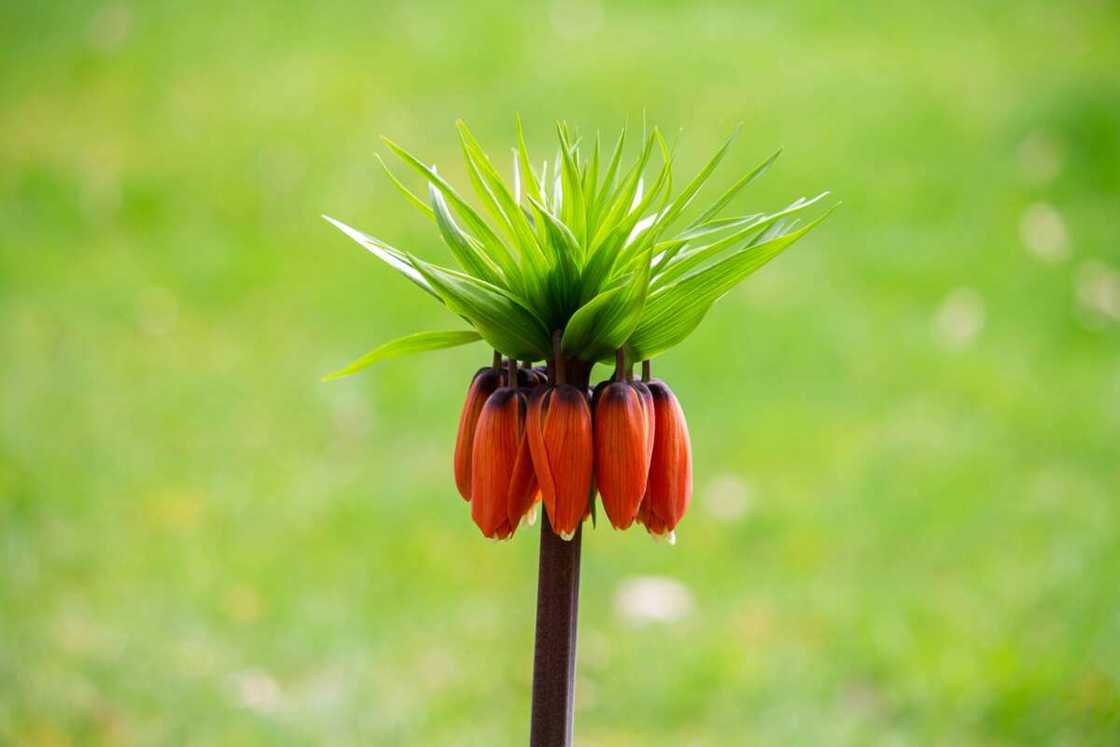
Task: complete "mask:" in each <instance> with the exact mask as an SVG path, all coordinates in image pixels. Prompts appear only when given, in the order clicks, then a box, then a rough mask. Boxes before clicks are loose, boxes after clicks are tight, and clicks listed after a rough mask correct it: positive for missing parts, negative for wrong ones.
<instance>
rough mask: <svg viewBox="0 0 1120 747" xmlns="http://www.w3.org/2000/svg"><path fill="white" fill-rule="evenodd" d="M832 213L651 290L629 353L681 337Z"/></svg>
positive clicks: (648, 351)
mask: <svg viewBox="0 0 1120 747" xmlns="http://www.w3.org/2000/svg"><path fill="white" fill-rule="evenodd" d="M834 209H835V208H834ZM831 213H832V211H831V210H830V211H829V212H828V213H825V214H824V215H823V216H821V217H820V218H817V219H816V220H814V221H813V222H812V223H810V224H808V225H807V226H805V227H804V228H801V229H800V230H797V231H791V232H790V233H787V234H785V235H783V236H780V237H778V238H775V239H771V240H770V241H767V242H764V243H760V244H756V245H755V246H751V247H747V248H745V249H743V250H740V251H738V252H736V253H734V254H732V255H731V256H728V257H725V258H724V259H722V260H720V261H719V262H717V263H716V264H714V265H711V266H709V267H706V268H704V269H702V270H698V271H696V272H694V273H693V274H691V275H688V276H686V277H684V278H681V280H680V281H678V282H677V283H675V284H673V285H671V286H669V287H667V288H663V289H661V290H660V291H657V292H655V293H653V294H651V295H650V297H649V299H648V300H647V301H646V304H645V308H644V311H643V313H642V319H641V321H640V322H639V324H638V326H637V328H636V329H635V330H634V334H633V335H631V337H630V339H629V340H628V341H627V343H626V347H627V352H628V354H629V355H632V356H633V359H634V360H644V359H646V358H652V357H653V356H655V355H657V354H659V353H662V352H664V351H665V350H668V349H669V348H671V347H673V346H674V345H676V344H678V343H679V342H681V341H682V340H684V338H685V337H687V336H688V335H689V334H691V333H692V331H693V330H694V329H696V326H697V325H698V324H699V323H700V321H701V320H702V319H703V318H704V316H705V315H706V314H707V313H708V309H709V308H711V306H712V304H713V303H715V301H716V300H718V299H719V298H720V297H721V296H723V295H724V294H725V293H727V291H729V290H731V289H732V288H733V287H735V285H737V284H738V283H739V282H740V281H741V280H743V278H745V277H747V276H748V275H750V274H751V273H752V272H754V271H755V270H757V269H758V268H760V267H762V266H763V265H765V264H766V263H767V262H769V261H770V260H772V259H773V258H774V257H776V256H778V255H779V254H781V253H782V251H784V250H785V249H786V248H788V247H789V246H790V245H791V244H793V242H795V241H797V240H798V239H800V238H801V237H802V236H804V235H805V234H807V233H808V232H809V231H811V230H812V229H813V228H814V227H816V226H817V224H819V223H820V222H821V221H823V220H824V219H825V218H827V217H828V216H829V215H831Z"/></svg>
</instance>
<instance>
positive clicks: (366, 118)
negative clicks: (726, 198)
mask: <svg viewBox="0 0 1120 747" xmlns="http://www.w3.org/2000/svg"><path fill="white" fill-rule="evenodd" d="M1118 39H1120V13H1118V12H1117V6H1116V5H1115V4H1114V3H1111V2H1101V1H1098V2H1090V1H1084V2H1069V3H1061V4H1051V3H1042V2H1025V3H1004V2H994V3H985V4H982V5H979V4H972V3H964V2H949V3H941V4H937V5H935V6H930V5H928V4H923V3H910V2H892V3H875V2H857V3H847V4H844V5H842V6H841V5H836V6H833V5H832V4H828V3H813V2H802V3H785V4H780V5H779V4H773V5H766V6H757V7H737V6H735V5H731V4H726V5H724V4H715V3H663V4H652V3H651V4H644V3H619V4H610V5H607V4H603V5H599V4H595V3H587V2H584V3H578V4H563V3H558V4H555V5H537V4H534V3H522V4H518V5H516V6H511V7H507V6H504V5H497V4H493V5H491V4H486V3H484V4H472V5H471V6H470V9H468V8H467V7H466V6H459V5H452V4H448V5H431V6H424V7H420V6H419V5H399V6H389V5H381V4H378V5H370V6H368V7H354V5H352V4H344V3H332V2H323V3H316V4H310V3H307V4H303V3H287V4H282V5H281V4H275V5H274V4H267V3H259V4H239V5H237V6H236V7H232V8H231V7H227V5H226V4H218V3H206V2H203V3H194V4H190V5H184V4H181V3H163V2H148V3H144V4H136V5H114V4H110V5H103V6H98V5H89V4H84V3H62V2H57V3H30V4H16V3H7V4H4V5H3V6H2V7H0V41H2V44H0V355H2V358H3V373H2V374H0V553H2V555H0V743H5V744H20V745H66V744H105V745H108V744H191V745H211V744H214V745H216V744H246V745H249V744H328V745H329V744H338V745H342V744H441V745H442V744H455V745H458V744H471V745H473V744H479V745H482V744H515V743H520V742H523V741H524V738H525V733H526V724H527V714H528V683H529V674H530V672H529V666H530V644H531V638H532V619H533V617H532V615H533V604H534V600H533V592H534V588H535V572H536V569H535V551H536V539H535V537H533V536H532V534H531V533H522V534H520V535H519V536H518V537H517V538H516V539H515V541H514V542H512V543H510V544H502V545H494V544H490V543H487V542H485V541H482V540H481V538H480V537H479V536H478V534H477V532H476V531H475V530H474V528H473V526H472V525H471V524H470V522H469V517H468V515H467V513H466V511H465V506H464V505H463V504H462V502H461V501H460V499H459V498H457V497H456V495H455V491H454V487H453V485H452V480H451V476H450V469H449V463H450V450H451V447H452V440H453V434H454V428H455V419H456V417H457V413H458V407H459V404H460V398H461V397H462V395H463V392H464V391H465V388H466V385H467V382H468V378H469V376H470V374H471V372H472V371H473V370H474V369H475V368H476V367H477V366H478V365H479V364H480V362H482V361H483V360H484V359H485V358H486V354H485V351H484V350H482V349H480V348H467V349H463V350H455V351H449V352H447V353H441V354H436V355H433V356H430V357H426V358H417V359H413V360H404V361H399V362H392V363H388V364H385V365H383V366H381V367H379V368H378V369H376V370H374V371H372V372H371V373H368V374H366V375H363V376H361V377H358V378H356V379H353V380H347V381H345V382H339V383H336V384H332V385H322V384H320V383H319V382H318V377H319V376H320V375H321V374H323V373H325V372H326V371H329V370H332V369H333V368H335V367H337V366H338V365H340V364H342V363H344V362H345V361H347V360H350V359H351V358H353V357H354V356H356V355H357V354H359V353H361V352H363V351H364V350H365V349H368V348H369V347H372V346H373V345H374V344H375V343H377V342H379V341H381V340H383V339H386V338H388V337H391V336H394V335H396V334H403V333H406V332H409V331H413V330H417V329H422V328H426V327H435V328H444V327H447V326H448V322H449V321H451V320H450V318H449V317H447V316H446V315H445V313H444V312H442V311H441V310H440V309H439V308H437V307H436V306H435V305H434V304H432V303H430V301H429V300H428V299H426V298H424V297H423V296H422V295H421V294H418V293H415V292H414V290H413V289H412V288H411V287H409V286H407V284H406V283H404V282H403V281H401V280H399V279H398V278H396V277H393V276H391V274H390V273H389V272H388V271H387V270H386V269H384V268H383V267H380V266H378V264H377V263H376V262H375V261H373V260H372V259H371V258H369V257H368V256H363V253H362V252H361V251H360V250H359V249H357V248H356V247H354V246H353V245H350V244H349V243H348V242H347V241H346V240H345V239H344V238H343V237H342V236H341V235H338V234H336V233H335V232H333V230H332V229H330V228H329V226H327V225H326V224H324V223H323V222H322V221H320V220H319V218H318V215H319V214H320V213H321V212H330V213H331V214H334V215H338V216H339V217H340V218H343V219H345V220H348V221H351V222H353V223H354V224H355V225H358V226H360V227H362V228H366V229H368V230H372V231H374V232H376V233H377V234H378V235H381V236H384V237H385V238H387V239H389V240H392V241H394V242H395V243H398V244H400V245H402V246H406V247H412V248H415V249H416V250H417V251H420V252H426V253H428V254H429V255H431V256H436V257H442V256H446V255H445V254H444V253H443V252H442V250H441V249H439V248H438V247H437V246H436V241H435V240H434V232H433V231H432V230H430V227H429V226H427V225H425V223H424V221H423V220H422V219H421V218H420V217H419V216H418V215H416V214H415V213H413V212H411V211H410V210H409V209H408V208H407V206H405V205H403V203H402V201H401V200H400V199H399V197H398V195H396V194H395V193H394V192H393V190H392V187H391V185H389V184H388V183H387V181H386V180H385V179H384V178H382V177H381V176H380V174H379V173H378V170H377V168H376V165H375V162H374V160H373V158H372V154H373V153H374V152H375V150H377V149H378V143H377V140H376V136H377V135H378V134H379V133H386V134H389V135H391V136H393V137H394V138H395V139H397V140H399V141H400V142H402V143H403V144H405V145H407V146H409V147H412V148H415V149H416V150H417V151H418V152H420V153H421V154H423V155H424V156H425V157H427V158H430V159H432V160H434V161H436V162H438V163H439V164H440V166H441V169H443V170H444V171H445V172H446V173H448V174H449V175H450V176H451V177H452V178H453V179H457V180H459V181H460V183H462V181H461V177H462V171H461V169H460V168H459V166H458V164H457V161H458V157H457V148H456V145H455V142H454V132H453V127H452V123H453V120H454V118H456V117H459V116H461V117H464V118H465V119H467V121H468V122H470V124H471V126H472V128H473V129H474V131H475V132H476V134H477V135H478V136H479V137H480V139H481V140H482V141H483V142H484V143H485V144H486V145H487V147H488V148H489V149H490V150H491V152H492V153H495V154H500V153H501V152H502V150H503V148H505V147H507V145H508V144H511V143H512V138H513V115H514V113H515V112H520V113H521V114H522V116H523V117H524V118H525V120H526V124H527V127H528V129H529V136H530V144H531V146H534V147H535V148H536V149H537V151H538V152H539V153H541V154H548V153H550V152H551V149H552V140H551V135H550V128H551V123H552V122H553V121H554V120H555V119H557V118H565V119H567V120H569V121H570V122H572V123H573V124H576V125H578V126H580V127H581V128H583V130H584V131H593V130H594V129H596V128H599V129H602V130H603V131H604V132H610V131H613V130H615V129H616V128H617V127H618V126H619V125H620V123H621V122H622V121H623V120H624V119H626V118H627V117H629V119H630V121H631V122H634V121H637V119H639V118H640V116H641V112H642V111H643V109H644V110H645V111H647V112H648V116H649V118H650V120H651V121H655V122H658V123H661V124H662V125H664V126H665V127H666V128H667V129H668V130H670V131H675V130H676V129H678V128H680V129H681V130H682V137H681V154H680V163H681V165H682V166H683V167H687V166H689V165H692V166H693V167H696V166H698V163H697V159H699V158H703V157H704V155H705V154H706V153H707V152H709V151H710V149H711V148H712V147H714V145H715V144H716V143H717V142H718V140H719V139H720V138H722V137H723V136H724V135H725V133H726V132H727V131H728V130H729V129H730V128H731V127H732V126H733V125H734V124H735V123H736V122H738V121H744V122H745V123H746V128H745V137H743V138H741V140H740V143H739V145H738V146H737V148H736V150H735V153H734V156H733V159H732V161H733V166H735V167H737V168H740V169H741V168H746V167H747V166H748V165H749V164H751V163H754V162H756V161H757V160H758V159H759V158H761V157H763V156H765V155H767V154H768V153H769V152H771V151H772V150H773V149H774V148H775V147H776V146H778V145H784V146H785V147H786V154H785V155H784V156H783V158H782V159H781V160H780V161H779V164H778V166H777V167H776V168H775V169H774V170H773V171H771V173H770V174H769V175H768V176H767V178H766V179H765V180H763V181H762V182H760V183H759V184H758V186H757V188H755V187H752V192H751V195H750V200H751V204H754V205H758V206H760V207H767V208H772V207H776V206H779V205H782V204H785V203H784V202H783V200H784V199H787V198H792V197H794V196H796V195H800V194H810V193H813V192H815V191H817V190H819V189H823V188H830V189H833V190H834V191H835V192H836V194H837V196H838V197H839V198H841V199H843V201H844V202H845V206H844V208H842V210H841V211H840V212H839V213H838V214H837V215H836V216H834V217H833V219H832V220H831V221H830V222H829V224H828V225H827V227H826V228H824V229H823V230H821V231H819V232H818V233H816V234H814V236H813V237H811V238H810V239H809V240H807V241H806V242H805V243H803V244H800V245H798V246H797V247H796V248H795V249H794V250H793V251H792V252H791V253H790V254H788V255H787V256H784V257H782V258H781V259H780V260H779V261H778V262H777V263H775V264H774V265H772V266H770V267H768V268H767V269H765V270H764V271H763V272H761V273H760V274H759V275H757V276H755V277H753V278H751V279H750V280H749V281H748V282H747V283H746V285H745V286H743V288H742V289H741V290H739V291H736V292H735V293H733V294H731V296H729V297H728V298H727V299H725V300H724V301H723V302H721V303H720V304H719V305H717V307H716V309H715V310H714V311H713V313H712V314H711V315H710V317H709V319H708V320H707V321H706V323H705V325H704V327H702V331H701V332H700V333H698V334H697V335H696V336H695V337H694V338H693V339H691V340H690V341H689V342H688V343H686V344H685V345H682V346H681V347H680V348H679V349H677V350H676V351H674V352H673V353H672V354H670V355H668V356H666V358H665V360H664V361H663V362H659V363H658V372H659V374H660V375H661V376H663V377H665V378H666V379H668V380H669V381H670V382H672V384H673V386H674V388H675V390H676V391H677V393H678V395H679V396H680V397H681V399H682V400H683V402H684V404H685V406H686V409H687V411H688V415H689V418H690V422H691V425H692V429H693V441H694V445H695V448H696V467H697V495H696V499H695V504H694V508H693V509H692V511H691V513H690V515H689V517H688V518H687V519H686V521H685V524H684V525H683V526H682V530H681V532H680V535H681V541H680V543H679V545H678V546H677V547H675V548H673V549H668V548H666V547H665V546H663V545H656V544H654V543H652V542H650V541H649V540H648V539H647V538H646V537H645V536H643V535H642V534H641V533H639V532H630V533H627V534H617V533H613V532H611V531H609V530H605V529H603V528H600V529H599V530H597V531H595V532H594V533H592V534H590V535H589V536H588V537H587V539H586V542H585V545H586V546H585V552H584V583H583V600H584V601H583V609H582V612H581V625H582V626H581V636H582V637H581V649H580V682H579V687H578V697H579V702H578V706H577V732H578V734H579V743H580V744H582V745H598V746H604V747H605V746H607V745H630V744H666V745H669V744H672V745H684V744H687V745H727V744H744V743H746V744H762V745H787V744H828V745H868V744H876V745H904V744H915V745H917V744H921V745H928V744H942V745H966V746H967V745H1027V744H1040V745H1043V744H1044V745H1095V744H1100V745H1106V744H1116V743H1117V741H1120V597H1118V596H1117V589H1120V542H1118V539H1120V509H1118V507H1117V502H1116V501H1117V497H1118V495H1120V459H1118V457H1120V448H1118V446H1117V439H1118V437H1120V356H1118V351H1120V327H1118V325H1117V319H1116V316H1117V315H1120V311H1118V310H1117V309H1118V308H1120V300H1118V299H1120V279H1118V278H1120V275H1117V273H1118V272H1120V241H1118V240H1120V234H1118V218H1120V214H1118V210H1117V206H1118V205H1120V202H1118V198H1120V79H1118V78H1117V76H1116V70H1117V69H1120V44H1118ZM686 170H687V168H686ZM733 171H734V169H728V170H727V171H726V172H725V178H726V179H730V178H731V175H732V172H733ZM1032 205H1033V206H1034V208H1035V209H1034V211H1033V212H1032V208H1031V206H1032ZM1039 205H1041V206H1042V208H1043V209H1042V211H1041V214H1042V215H1043V216H1044V218H1043V219H1042V220H1041V221H1038V220H1031V219H1030V216H1031V215H1036V216H1037V215H1039V214H1040V213H1039V210H1037V208H1038V206H1039ZM1055 215H1056V216H1057V218H1054V217H1053V216H1055ZM1045 216H1050V217H1049V218H1046V217H1045ZM1025 245H1026V246H1025ZM1028 247H1033V248H1034V251H1033V253H1032V251H1029V250H1028ZM1047 258H1049V259H1047ZM650 575H653V576H666V577H669V578H671V579H675V580H676V581H677V582H679V583H680V584H682V585H683V586H684V587H685V588H686V589H687V590H688V592H689V593H690V594H691V597H692V599H693V600H694V602H693V611H692V613H691V614H690V615H686V616H685V617H684V618H683V619H681V620H679V621H677V622H674V623H667V624H651V625H646V626H639V627H635V626H634V625H633V624H632V623H631V622H629V621H628V619H627V618H626V617H625V616H624V615H620V614H619V612H618V610H617V606H616V600H615V595H616V591H617V589H618V588H619V585H620V584H621V583H623V582H624V581H625V580H626V579H630V578H632V577H635V576H650Z"/></svg>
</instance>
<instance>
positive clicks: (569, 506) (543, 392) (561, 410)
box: [528, 384, 594, 539]
mask: <svg viewBox="0 0 1120 747" xmlns="http://www.w3.org/2000/svg"><path fill="white" fill-rule="evenodd" d="M528 433H529V437H528V440H529V452H530V455H531V456H532V461H533V470H534V471H535V472H536V475H537V482H538V483H539V485H540V492H541V499H542V501H543V502H544V508H545V511H547V512H548V519H549V521H550V522H551V524H552V528H553V530H554V531H555V532H556V533H557V534H559V535H560V536H561V537H563V538H564V539H571V538H572V537H573V536H574V535H575V533H576V530H577V529H579V525H580V522H581V521H583V518H584V517H585V516H586V515H587V510H588V504H589V503H590V498H591V476H592V466H593V463H594V448H593V437H592V425H591V408H590V407H589V406H588V403H587V395H586V393H585V392H584V391H583V390H581V389H578V388H576V387H574V386H570V385H568V384H558V385H556V386H552V387H548V388H543V387H542V388H538V389H537V390H536V392H535V393H534V394H533V398H532V401H531V402H530V403H529V421H528Z"/></svg>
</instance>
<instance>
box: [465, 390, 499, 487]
mask: <svg viewBox="0 0 1120 747" xmlns="http://www.w3.org/2000/svg"><path fill="white" fill-rule="evenodd" d="M500 384H501V371H499V370H498V369H494V368H482V369H479V371H478V373H476V374H475V375H474V378H473V379H472V380H471V386H470V388H469V389H468V390H467V399H466V401H464V402H463V411H462V413H460V415H459V433H458V435H457V436H456V438H455V487H457V488H458V489H459V495H461V496H463V500H466V501H469V500H470V499H471V459H472V456H471V455H472V453H473V451H474V434H475V429H476V428H477V426H478V416H479V414H481V412H482V406H483V405H485V404H486V400H487V398H488V397H489V396H490V395H491V394H493V393H494V390H495V389H497V388H498V386H499V385H500Z"/></svg>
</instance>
